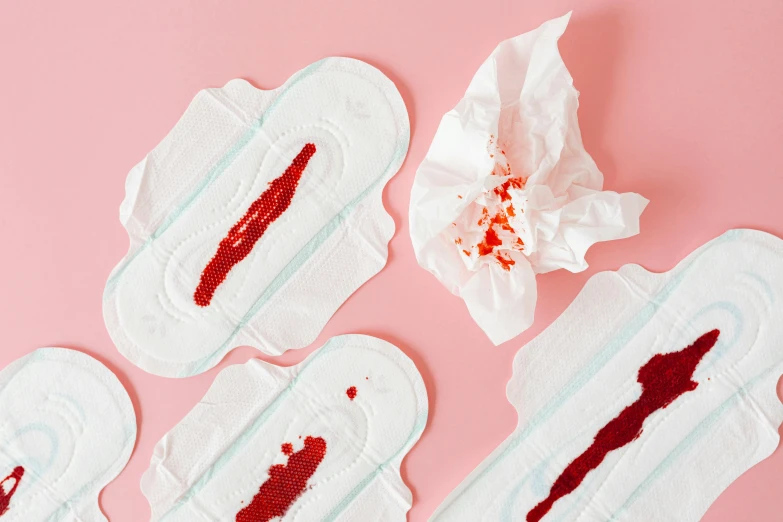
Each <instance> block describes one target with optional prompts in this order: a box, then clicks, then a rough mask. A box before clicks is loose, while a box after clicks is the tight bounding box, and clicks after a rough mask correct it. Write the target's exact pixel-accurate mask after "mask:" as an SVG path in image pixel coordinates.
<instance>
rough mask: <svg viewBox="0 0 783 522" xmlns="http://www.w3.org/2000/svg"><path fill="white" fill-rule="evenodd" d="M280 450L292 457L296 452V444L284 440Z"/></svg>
mask: <svg viewBox="0 0 783 522" xmlns="http://www.w3.org/2000/svg"><path fill="white" fill-rule="evenodd" d="M300 438H301V437H300ZM280 450H281V451H282V452H283V454H284V455H288V456H289V457H290V456H291V455H293V453H294V445H293V444H291V443H290V442H284V443H283V445H282V446H280Z"/></svg>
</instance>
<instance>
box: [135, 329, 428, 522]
mask: <svg viewBox="0 0 783 522" xmlns="http://www.w3.org/2000/svg"><path fill="white" fill-rule="evenodd" d="M426 421H427V392H426V390H425V388H424V382H423V381H422V379H421V376H420V375H419V372H418V371H417V370H416V367H415V365H414V364H413V362H412V361H411V360H410V359H408V357H406V356H405V355H404V354H403V353H402V352H401V351H400V350H399V349H397V348H396V347H395V346H393V345H391V344H389V343H387V342H385V341H382V340H380V339H376V338H373V337H368V336H364V335H343V336H339V337H334V338H332V339H331V340H329V341H328V342H327V343H326V344H325V345H324V346H322V347H321V348H319V349H318V350H317V351H315V352H313V354H312V355H310V356H309V357H308V358H307V359H306V360H305V361H304V362H302V363H300V364H298V365H296V366H292V367H288V368H281V367H279V366H274V365H271V364H267V363H264V362H261V361H259V360H252V359H251V360H250V361H248V362H247V363H245V364H244V365H234V366H229V367H227V368H226V369H224V370H222V371H221V372H220V373H219V374H218V376H217V378H216V379H215V382H214V383H213V385H212V387H211V388H210V389H209V391H208V392H207V394H206V395H205V396H204V398H203V399H202V400H201V402H200V403H199V404H198V405H197V406H196V407H195V408H194V409H193V410H192V411H191V412H190V413H189V414H188V415H187V416H186V417H185V418H184V419H183V420H182V421H181V422H180V423H179V424H178V425H177V426H175V427H174V429H172V430H171V431H170V432H169V433H168V434H166V435H165V436H164V437H163V439H162V440H161V441H160V442H159V443H158V444H157V446H156V447H155V451H154V454H153V457H152V462H151V464H150V468H149V469H148V470H147V472H146V473H145V474H144V476H143V477H142V481H141V488H142V491H143V492H144V495H145V496H146V497H147V499H148V501H149V503H150V506H151V509H152V518H151V521H152V522H156V521H168V522H176V521H183V522H194V521H204V522H206V521H213V520H232V521H233V520H236V522H263V521H267V520H272V519H274V520H281V521H293V520H322V521H330V520H340V521H357V522H365V521H368V520H383V521H394V520H399V521H404V520H405V514H406V513H407V511H408V510H409V509H410V506H411V493H410V491H409V490H408V488H407V487H406V486H405V484H404V482H403V481H402V478H401V477H400V464H401V462H402V459H403V457H405V454H406V453H407V452H408V451H409V450H410V449H411V447H412V446H413V445H414V444H415V443H416V441H417V440H418V439H419V436H420V435H421V433H422V431H423V430H424V426H425V424H426Z"/></svg>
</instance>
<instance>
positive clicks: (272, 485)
mask: <svg viewBox="0 0 783 522" xmlns="http://www.w3.org/2000/svg"><path fill="white" fill-rule="evenodd" d="M325 456H326V441H325V440H324V439H322V438H321V437H310V436H308V437H307V438H305V440H304V448H302V449H301V450H299V451H297V452H296V453H292V454H291V455H290V456H289V457H288V464H287V465H286V464H275V465H274V466H272V467H271V468H269V478H268V479H267V480H266V482H264V483H263V484H261V488H260V489H259V490H258V493H256V495H255V496H254V497H253V501H252V502H250V504H248V505H247V506H246V507H244V508H242V510H241V511H240V512H239V513H237V516H236V522H269V521H270V520H272V519H274V518H277V517H282V516H283V515H285V514H286V512H287V511H288V508H290V507H291V505H292V504H293V503H294V501H296V499H297V498H299V496H300V495H301V494H302V493H304V492H305V490H306V489H308V488H307V481H308V480H310V477H312V476H313V473H315V470H316V469H317V468H318V466H319V465H320V464H321V461H322V460H323V459H324V457H325Z"/></svg>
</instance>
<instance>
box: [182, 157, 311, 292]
mask: <svg viewBox="0 0 783 522" xmlns="http://www.w3.org/2000/svg"><path fill="white" fill-rule="evenodd" d="M313 154H315V145H313V144H312V143H308V144H307V145H305V146H304V147H303V148H302V150H301V152H299V154H298V155H297V156H296V158H294V161H293V163H291V165H290V166H289V167H288V168H287V169H286V170H285V172H284V173H283V175H282V176H280V177H279V178H276V179H274V180H273V181H272V182H271V183H270V184H269V188H268V189H266V190H265V191H264V193H263V194H261V196H260V197H259V198H258V199H257V200H255V201H254V202H253V203H252V204H251V205H250V208H248V209H247V212H246V213H245V215H244V216H242V219H240V220H239V221H238V222H237V224H236V225H234V226H233V227H231V230H229V231H228V235H227V236H226V237H225V238H224V239H223V240H222V241H221V242H220V245H219V246H218V250H217V253H216V254H215V256H214V257H213V258H212V259H211V260H210V262H209V263H208V264H207V266H206V268H204V271H203V272H202V273H201V280H200V281H199V284H198V287H197V288H196V292H195V293H194V294H193V299H194V301H196V304H197V305H199V306H209V303H210V302H211V301H212V296H213V295H214V294H215V290H216V289H217V287H218V286H220V284H221V283H222V282H223V281H225V279H226V276H227V275H228V273H229V271H230V270H231V269H232V268H233V267H234V265H236V264H237V263H239V262H240V261H242V260H243V259H244V258H245V257H247V255H248V254H249V253H250V251H251V250H253V247H254V246H255V244H256V242H257V241H258V240H259V239H260V238H261V236H263V235H264V232H266V229H267V228H268V227H269V225H271V224H272V223H273V222H274V221H275V220H276V219H277V218H279V217H280V216H281V215H282V214H283V212H285V211H286V210H287V209H288V207H289V205H291V200H293V199H294V194H295V193H296V188H297V186H298V185H299V179H300V178H301V177H302V173H303V172H304V169H305V167H307V163H308V162H309V161H310V158H311V157H312V156H313Z"/></svg>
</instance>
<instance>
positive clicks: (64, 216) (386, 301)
mask: <svg viewBox="0 0 783 522" xmlns="http://www.w3.org/2000/svg"><path fill="white" fill-rule="evenodd" d="M570 9H574V10H575V13H574V16H573V19H572V22H571V26H570V27H569V29H568V31H567V32H566V34H565V36H564V38H563V40H562V42H561V50H562V54H563V56H564V58H565V61H566V63H567V65H568V67H569V69H570V70H571V72H572V74H573V76H574V79H575V83H576V86H577V88H578V89H579V90H580V91H581V92H582V97H581V103H582V105H581V108H580V111H579V118H580V122H581V128H582V134H583V136H584V141H585V143H586V147H587V150H588V151H589V152H591V153H592V154H593V156H594V158H595V159H596V161H597V163H598V165H599V167H600V168H601V169H602V170H603V172H604V173H605V175H606V187H607V188H609V189H611V190H616V191H621V192H623V191H637V192H640V193H641V194H643V195H644V196H646V197H647V198H649V199H650V200H651V201H652V203H651V204H650V206H649V207H648V209H647V211H646V212H645V214H644V215H643V217H642V234H641V235H640V236H637V237H635V238H632V239H628V240H623V241H617V242H612V243H604V244H600V245H598V246H596V247H595V248H594V249H593V250H591V251H590V253H589V255H588V261H589V263H590V268H589V270H587V271H586V272H584V273H581V274H575V275H574V274H569V273H566V272H562V271H561V272H557V273H552V274H549V275H546V276H543V277H540V278H539V295H540V300H539V306H538V311H537V318H536V322H535V325H534V327H533V328H532V329H530V330H529V331H528V332H526V333H525V334H523V335H522V336H520V337H519V338H517V339H514V340H512V341H510V342H508V343H506V344H505V345H502V346H500V347H497V348H495V347H493V346H492V345H491V344H490V343H489V341H488V340H487V339H486V338H485V336H484V335H483V333H482V332H481V331H480V330H479V328H478V327H477V326H476V325H475V324H474V323H473V321H471V319H470V317H469V315H468V313H467V311H466V309H465V307H464V305H463V303H462V301H460V300H459V299H457V298H456V297H453V296H451V295H450V294H449V293H448V292H447V291H446V290H445V289H444V288H443V287H441V286H440V285H439V283H438V282H437V281H436V280H435V278H434V277H433V276H431V275H430V274H429V273H428V272H426V271H424V270H423V269H421V268H419V267H418V265H417V264H416V261H415V259H414V256H413V250H412V247H411V243H410V240H409V236H408V228H407V223H406V216H407V207H408V200H409V193H410V187H411V184H412V182H413V176H414V173H415V171H416V167H417V166H418V164H419V162H420V161H421V159H422V158H423V156H424V154H425V153H426V151H427V148H428V146H429V143H430V141H431V139H432V136H433V134H434V132H435V129H436V127H437V125H438V122H439V120H440V117H441V116H442V114H443V113H445V112H446V111H448V110H449V109H451V108H452V106H453V105H454V104H456V102H457V101H458V100H459V98H460V97H461V96H462V94H463V92H464V90H465V88H466V87H467V85H468V82H469V81H470V79H471V77H472V75H473V73H474V72H475V70H476V69H477V68H478V66H479V65H480V64H481V62H482V61H483V60H484V59H485V58H486V57H487V56H488V55H489V53H490V52H491V51H492V50H493V49H494V47H495V46H496V44H497V43H498V42H500V40H502V39H505V38H508V37H511V36H515V35H517V34H519V33H522V32H525V31H528V30H530V29H533V28H534V27H536V26H537V25H538V24H539V23H541V22H543V21H544V20H546V19H549V18H553V17H555V16H559V15H561V14H563V13H565V12H566V11H568V10H570ZM782 34H783V2H780V1H779V0H757V1H754V2H750V1H744V2H732V1H717V2H716V1H714V0H713V1H702V0H699V1H696V0H694V1H683V0H662V1H656V2H623V1H621V0H594V1H581V2H577V1H574V0H571V1H567V0H546V1H538V2H534V1H530V0H518V1H515V2H511V1H507V2H503V1H488V0H484V1H482V2H478V1H476V2H468V1H462V2H455V1H449V0H439V1H431V2H421V1H416V0H406V1H394V2H392V1H388V2H381V1H378V0H361V1H359V0H351V1H341V2H324V1H308V2H303V1H280V2H278V3H276V4H272V3H270V2H259V1H253V2H251V1H246V2H234V3H233V4H232V5H229V3H225V2H220V3H218V2H198V3H197V2H181V1H179V2H157V1H156V2H152V1H148V2H125V3H122V4H120V3H119V2H103V1H89V2H88V1H83V2H17V1H12V0H1V1H0V71H2V72H1V73H0V74H2V82H1V83H2V85H0V129H2V130H0V238H2V247H0V253H2V255H0V274H2V277H3V283H2V285H1V286H0V288H2V293H1V294H0V295H1V296H2V297H1V298H0V332H2V336H3V338H2V343H3V347H2V350H1V351H0V367H2V366H5V365H6V364H7V363H9V362H10V361H12V360H14V359H16V358H18V357H20V356H22V355H24V354H26V353H28V352H30V351H31V350H33V349H35V348H37V347H40V346H65V347H70V348H75V349H78V350H83V351H85V352H87V353H89V354H91V355H93V356H95V357H97V358H98V359H99V360H101V361H102V362H104V363H105V364H106V365H107V366H108V367H109V368H111V369H112V370H113V371H114V372H115V373H116V374H117V375H118V376H119V378H120V379H121V380H122V382H123V383H124V384H125V386H126V387H127V389H128V391H129V393H130V395H131V397H132V399H133V402H134V405H135V407H136V412H137V415H138V417H139V420H140V426H139V437H138V442H137V445H136V449H135V451H134V453H133V457H132V459H131V461H130V463H129V464H128V467H127V468H126V469H125V471H124V472H123V473H122V475H120V477H119V478H118V479H117V480H116V481H115V482H113V483H112V484H111V485H109V486H108V487H107V488H106V489H105V490H104V492H103V495H102V499H101V503H102V506H103V509H104V511H105V512H106V514H107V515H108V517H109V518H110V519H111V520H112V521H113V522H131V521H132V522H138V521H139V520H146V519H147V518H148V517H149V508H148V506H147V503H146V501H145V499H144V497H143V496H142V494H141V492H140V490H139V487H138V481H139V477H140V476H141V474H142V472H143V471H144V470H145V469H146V468H147V465H148V463H149V459H150V455H151V452H152V448H153V446H154V444H155V443H156V442H157V441H158V440H159V439H160V437H161V436H162V435H163V434H164V433H165V432H166V431H167V430H168V429H170V428H171V427H172V426H173V425H174V424H175V423H176V422H177V421H178V420H179V419H180V418H182V416H183V415H185V413H186V412H187V411H188V410H189V409H190V408H191V407H192V406H193V405H194V404H195V403H196V402H197V401H198V399H199V398H200V397H201V396H202V395H203V394H204V392H205V391H206V389H207V387H208V386H209V384H210V383H211V382H212V380H213V378H214V376H215V374H216V372H217V371H218V370H219V369H221V368H224V367H225V366H226V365H227V364H230V363H238V362H243V361H245V360H247V359H248V358H250V357H254V356H256V355H257V354H258V352H256V351H255V350H253V349H250V348H242V349H238V350H236V351H234V352H233V353H232V354H230V355H229V356H228V357H227V358H226V360H224V361H223V363H222V364H221V365H220V366H219V367H218V368H215V369H213V370H212V371H210V372H208V373H206V374H204V375H201V376H198V377H194V378H190V379H187V380H168V379H163V378H158V377H153V376H150V375H147V374H145V373H144V372H142V371H141V370H139V369H137V368H135V367H134V366H133V365H131V364H130V363H128V362H127V361H126V360H125V359H124V358H123V357H122V356H121V355H120V354H119V353H118V352H117V351H116V350H115V348H114V346H113V345H112V342H111V340H110V339H109V336H108V334H107V333H106V330H105V329H104V326H103V321H102V317H101V294H102V291H103V286H104V283H105V281H106V278H107V276H108V274H109V271H110V270H111V269H112V267H113V266H114V265H115V264H116V263H117V262H118V261H119V260H120V258H121V257H122V256H123V255H124V253H125V252H126V250H127V246H128V239H127V236H126V234H125V231H124V230H123V229H122V227H121V226H120V224H119V221H118V219H117V216H118V207H119V204H120V201H121V200H122V198H123V194H124V181H125V176H126V174H127V172H128V171H129V170H130V168H131V167H132V166H133V165H134V164H135V163H136V162H138V161H139V160H140V159H141V158H142V157H143V156H144V155H145V154H146V153H147V152H148V151H149V150H150V149H152V148H153V147H154V146H155V144H156V143H157V142H158V141H159V140H160V139H161V138H162V137H163V136H164V135H165V134H166V133H167V132H168V131H169V129H170V128H171V127H172V126H173V125H174V123H175V122H176V120H177V119H178V118H179V116H180V115H181V114H182V112H183V110H184V109H185V107H186V106H187V104H188V102H189V101H190V100H191V98H192V97H193V96H194V94H195V93H196V92H197V91H198V90H199V89H202V88H204V87H214V86H221V85H223V84H224V83H225V82H226V81H228V80H229V79H231V78H234V77H243V78H246V79H248V80H249V81H251V82H252V83H254V84H255V85H257V86H259V87H265V88H272V87H275V86H278V85H279V84H281V83H282V82H284V81H285V79H286V78H287V77H288V76H289V75H290V74H292V73H293V72H295V71H296V70H298V69H300V68H301V67H303V66H305V65H307V64H309V63H311V62H313V61H315V60H318V59H320V58H323V57H325V56H330V55H345V56H352V57H356V58H361V59H363V60H365V61H368V62H370V63H371V64H373V65H375V66H377V67H379V68H380V69H381V70H383V71H384V72H385V73H386V74H387V75H388V76H389V77H391V78H392V79H393V80H394V81H395V82H397V85H398V87H399V89H400V91H401V92H402V95H403V97H404V98H405V101H406V103H407V105H408V110H409V112H410V117H411V123H412V141H411V147H410V153H409V154H408V158H407V160H406V162H405V164H404V165H403V168H402V170H401V171H400V173H399V174H398V175H397V176H396V177H395V178H393V179H392V181H391V182H390V183H389V185H388V186H387V189H386V192H385V202H386V206H387V209H388V210H389V212H390V213H391V214H392V216H393V217H394V219H395V221H396V223H397V227H398V230H397V233H396V235H395V236H394V239H393V240H392V242H391V245H390V259H389V265H388V266H387V267H386V269H384V270H383V271H382V272H381V273H380V274H379V275H378V276H377V277H375V278H374V279H372V280H371V281H369V282H368V283H367V284H366V285H364V287H362V288H361V289H360V290H359V291H358V292H357V293H356V294H354V295H353V296H352V297H351V299H350V300H349V301H348V302H347V303H345V305H344V306H343V307H342V308H341V309H340V310H339V311H338V312H337V314H336V315H335V316H334V318H333V319H332V320H331V322H330V323H329V324H328V325H327V327H326V329H325V331H324V332H323V334H322V335H321V336H320V338H319V339H318V340H317V341H316V342H315V343H314V344H313V346H312V347H310V348H308V349H304V350H300V351H297V352H293V353H291V352H289V353H288V354H286V355H285V356H283V357H281V358H280V362H281V363H282V364H292V363H295V362H298V361H299V360H301V359H302V358H304V357H305V356H306V355H307V354H308V353H310V351H312V349H313V347H316V346H320V345H321V344H322V343H323V342H324V341H325V340H326V339H327V338H328V337H330V336H333V335H337V334H341V333H348V332H360V333H367V334H372V335H375V336H378V337H381V338H383V339H386V340H388V341H391V342H393V343H394V344H396V345H398V346H399V347H400V348H401V349H402V350H404V351H405V352H406V353H407V354H408V355H409V356H410V357H411V358H413V360H414V361H415V362H416V363H417V365H418V367H419V370H420V371H421V373H422V375H423V376H424V380H425V381H426V384H427V387H428V391H429V396H430V420H429V424H428V427H427V430H426V431H425V433H424V436H423V437H422V439H421V441H420V442H419V443H418V444H417V445H416V446H415V448H414V449H413V451H412V452H411V453H410V454H409V456H408V457H407V459H406V460H405V463H404V466H403V473H404V477H405V479H406V481H407V483H408V484H409V485H410V487H411V488H412V490H413V492H414V506H413V509H412V511H411V512H410V515H409V519H410V520H414V521H423V520H425V519H426V518H427V517H428V516H429V515H430V514H431V513H432V512H433V510H434V509H435V507H436V506H437V505H438V504H439V503H440V501H441V500H442V499H443V498H444V497H445V496H446V494H447V493H448V492H449V491H451V489H452V488H454V486H456V485H457V483H458V482H459V481H460V480H461V479H462V478H463V477H465V476H466V475H467V474H468V472H469V471H470V470H471V469H473V467H474V466H476V465H477V464H478V463H479V462H480V461H481V460H482V459H483V458H484V457H485V456H486V455H487V454H488V453H489V452H490V451H491V450H492V449H493V448H494V447H495V446H496V445H497V444H498V443H500V442H501V441H502V440H503V439H504V438H505V437H506V436H507V435H508V434H509V433H510V432H511V431H512V430H513V429H514V426H515V424H516V413H515V411H514V409H513V408H512V407H511V406H510V405H509V403H508V402H507V401H506V398H505V385H506V382H507V381H508V379H509V377H510V376H511V360H512V358H513V356H514V354H515V353H516V351H517V350H518V349H519V347H520V346H522V345H523V344H524V343H525V342H526V341H527V340H529V339H531V338H532V337H533V336H534V335H535V334H536V333H538V332H539V331H541V329H542V328H544V327H545V326H547V325H548V324H549V323H550V322H551V321H552V320H553V319H554V318H555V317H557V315H558V314H560V312H561V311H562V310H563V309H564V308H565V307H566V305H567V304H568V303H569V302H570V301H571V300H572V299H573V298H574V296H575V295H576V294H577V293H578V292H579V290H580V288H582V286H583V285H584V283H585V281H586V280H587V278H588V277H589V276H590V275H592V274H594V273H595V272H597V271H600V270H607V269H617V268H618V267H620V266H621V265H622V264H624V263H628V262H638V263H640V264H642V265H644V266H645V267H647V268H648V269H651V270H656V271H661V270H668V269H669V268H671V267H672V266H673V265H674V264H675V263H676V262H677V261H678V260H680V259H681V258H682V257H683V256H685V255H686V254H687V253H688V252H690V251H691V250H693V249H694V248H696V247H697V246H699V245H701V244H702V243H704V242H705V241H707V240H709V239H711V238H712V237H714V236H717V235H719V234H720V233H722V232H724V231H725V230H726V229H728V228H732V227H753V228H759V229H762V230H766V231H768V232H772V233H775V234H777V235H781V236H783V220H781V217H783V210H781V207H782V206H783V202H782V199H783V198H782V197H781V196H782V195H783V193H782V192H781V191H783V155H781V154H780V150H781V143H783V96H781V82H783V53H781V43H783V36H781V35H782ZM781 483H783V450H780V449H778V451H776V452H775V454H774V455H773V456H772V457H771V458H770V459H768V460H766V461H764V462H763V463H761V464H760V465H758V466H757V467H755V468H754V469H753V470H751V471H749V472H748V473H746V474H745V475H744V476H743V477H742V478H740V479H739V480H738V481H737V482H736V483H735V484H734V485H732V486H731V487H730V488H729V489H728V491H726V492H725V493H724V494H723V495H722V496H721V497H720V498H719V499H718V501H717V502H716V503H715V504H714V505H713V506H712V508H711V509H710V511H709V512H708V514H707V516H706V517H705V518H704V519H703V520H704V521H706V522H721V521H723V522H729V521H731V522H736V521H738V520H741V521H743V522H753V521H779V520H781V518H782V517H783V495H781V491H783V490H781Z"/></svg>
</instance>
